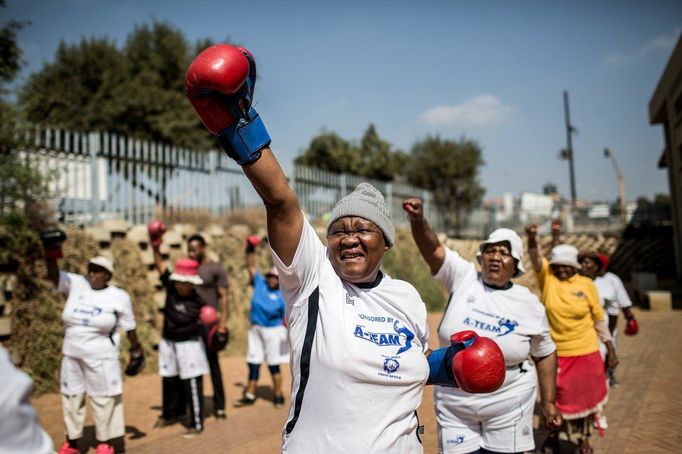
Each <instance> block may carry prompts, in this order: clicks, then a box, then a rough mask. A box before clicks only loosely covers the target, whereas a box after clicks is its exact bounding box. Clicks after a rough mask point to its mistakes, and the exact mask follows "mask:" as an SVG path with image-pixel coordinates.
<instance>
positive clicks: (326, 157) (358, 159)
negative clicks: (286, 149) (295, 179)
mask: <svg viewBox="0 0 682 454" xmlns="http://www.w3.org/2000/svg"><path fill="white" fill-rule="evenodd" d="M405 161H406V156H405V154H404V153H402V152H401V151H399V150H394V149H393V146H392V145H391V143H390V142H388V141H386V140H384V139H382V138H381V137H380V136H379V133H378V132H377V130H376V127H375V126H374V125H373V124H370V125H369V126H368V127H367V129H366V130H365V132H364V134H363V136H362V138H361V139H360V142H359V143H356V142H354V141H348V140H346V139H344V138H342V137H341V136H339V135H338V134H337V133H335V132H329V131H322V133H321V134H319V135H317V136H315V137H313V139H312V140H311V141H310V144H309V145H308V148H307V149H306V150H304V151H303V153H302V154H301V155H299V156H298V157H297V158H296V159H295V161H294V162H295V163H296V164H299V165H305V166H310V167H315V168H318V169H322V170H327V171H329V172H336V173H352V174H354V175H360V176H363V177H366V178H372V179H375V180H381V181H391V180H394V179H395V178H396V177H397V176H398V175H399V174H400V173H401V170H402V167H403V166H404V164H405Z"/></svg>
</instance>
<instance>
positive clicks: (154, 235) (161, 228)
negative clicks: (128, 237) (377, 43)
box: [147, 221, 166, 249]
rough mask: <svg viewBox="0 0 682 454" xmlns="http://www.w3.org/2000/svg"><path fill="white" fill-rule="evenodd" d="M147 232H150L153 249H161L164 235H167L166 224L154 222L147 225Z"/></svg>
mask: <svg viewBox="0 0 682 454" xmlns="http://www.w3.org/2000/svg"><path fill="white" fill-rule="evenodd" d="M147 232H149V242H150V244H151V245H152V248H154V249H158V248H160V247H161V243H162V242H163V234H164V233H166V224H164V223H163V222H161V221H152V222H150V223H149V224H147Z"/></svg>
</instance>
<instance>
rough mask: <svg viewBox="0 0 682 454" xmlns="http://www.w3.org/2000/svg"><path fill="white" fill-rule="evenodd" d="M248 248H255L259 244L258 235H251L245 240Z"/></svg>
mask: <svg viewBox="0 0 682 454" xmlns="http://www.w3.org/2000/svg"><path fill="white" fill-rule="evenodd" d="M246 244H247V245H248V246H252V247H257V246H258V245H259V244H260V237H259V236H258V235H251V236H249V237H247V238H246Z"/></svg>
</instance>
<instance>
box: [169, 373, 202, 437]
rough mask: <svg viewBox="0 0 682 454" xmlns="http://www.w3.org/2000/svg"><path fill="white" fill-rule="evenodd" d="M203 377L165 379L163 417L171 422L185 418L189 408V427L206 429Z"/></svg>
mask: <svg viewBox="0 0 682 454" xmlns="http://www.w3.org/2000/svg"><path fill="white" fill-rule="evenodd" d="M202 378H203V377H194V378H188V379H186V380H181V379H180V377H178V376H176V377H163V381H162V395H163V404H162V410H161V417H162V418H163V419H167V420H171V419H174V418H179V417H183V416H185V415H186V414H187V408H188V407H189V426H190V427H193V428H195V429H197V430H203V428H204V384H203V380H202Z"/></svg>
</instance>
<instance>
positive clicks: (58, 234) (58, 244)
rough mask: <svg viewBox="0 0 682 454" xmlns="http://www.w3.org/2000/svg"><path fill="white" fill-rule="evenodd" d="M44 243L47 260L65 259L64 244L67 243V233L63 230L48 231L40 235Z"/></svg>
mask: <svg viewBox="0 0 682 454" xmlns="http://www.w3.org/2000/svg"><path fill="white" fill-rule="evenodd" d="M40 239H41V241H42V242H43V253H44V256H45V258H46V259H47V260H57V259H60V258H62V257H64V254H63V253H62V243H63V242H64V241H66V233H64V231H63V230H59V229H55V230H48V231H47V232H44V233H42V234H41V235H40Z"/></svg>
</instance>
